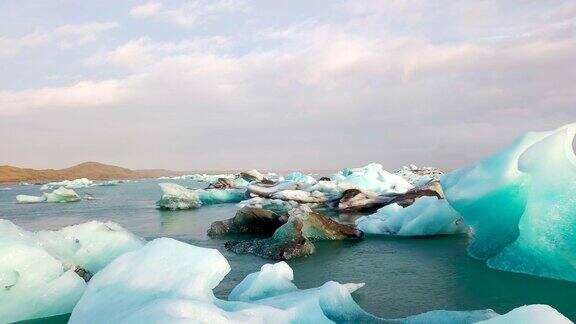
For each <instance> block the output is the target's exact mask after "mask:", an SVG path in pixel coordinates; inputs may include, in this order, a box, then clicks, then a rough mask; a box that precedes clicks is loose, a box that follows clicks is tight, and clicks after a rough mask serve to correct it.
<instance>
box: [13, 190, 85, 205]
mask: <svg viewBox="0 0 576 324" xmlns="http://www.w3.org/2000/svg"><path fill="white" fill-rule="evenodd" d="M78 200H80V197H79V196H78V194H77V193H76V192H75V191H74V190H72V189H66V188H64V187H60V188H58V189H56V190H54V191H52V192H45V193H43V194H42V196H28V195H17V196H16V201H17V202H18V203H20V204H32V203H41V202H58V203H66V202H75V201H78Z"/></svg>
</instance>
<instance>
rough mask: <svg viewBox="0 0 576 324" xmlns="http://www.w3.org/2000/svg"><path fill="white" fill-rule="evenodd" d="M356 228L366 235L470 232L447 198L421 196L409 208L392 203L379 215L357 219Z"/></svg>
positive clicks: (382, 209) (419, 234) (380, 211)
mask: <svg viewBox="0 0 576 324" xmlns="http://www.w3.org/2000/svg"><path fill="white" fill-rule="evenodd" d="M356 226H357V228H358V229H359V230H361V231H363V232H364V233H366V234H383V235H399V236H423V235H440V234H457V233H463V232H465V231H466V226H465V225H464V222H463V221H462V217H461V216H460V214H458V212H456V211H455V210H454V209H452V207H450V205H449V204H448V202H447V201H446V200H445V199H438V198H436V197H420V198H418V199H416V201H415V202H414V203H413V204H412V205H410V206H408V207H405V208H402V206H400V205H398V204H391V205H388V206H385V207H382V208H380V209H379V210H378V211H377V212H376V213H375V214H372V215H369V216H363V217H360V218H359V219H357V220H356Z"/></svg>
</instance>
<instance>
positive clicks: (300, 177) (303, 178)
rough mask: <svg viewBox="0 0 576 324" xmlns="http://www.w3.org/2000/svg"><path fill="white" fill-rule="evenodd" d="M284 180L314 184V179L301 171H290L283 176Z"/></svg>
mask: <svg viewBox="0 0 576 324" xmlns="http://www.w3.org/2000/svg"><path fill="white" fill-rule="evenodd" d="M284 181H293V182H304V183H307V184H315V183H316V179H314V177H312V176H309V175H307V174H303V173H302V172H292V173H290V174H288V175H287V176H285V177H284Z"/></svg>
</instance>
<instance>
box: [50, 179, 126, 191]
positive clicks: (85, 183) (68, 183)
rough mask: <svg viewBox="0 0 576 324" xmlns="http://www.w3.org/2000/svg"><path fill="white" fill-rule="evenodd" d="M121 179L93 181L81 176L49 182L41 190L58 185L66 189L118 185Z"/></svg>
mask: <svg viewBox="0 0 576 324" xmlns="http://www.w3.org/2000/svg"><path fill="white" fill-rule="evenodd" d="M120 182H121V181H120V180H109V181H98V182H97V181H92V180H89V179H86V178H80V179H75V180H64V181H59V182H48V183H46V184H44V185H42V187H40V190H49V189H54V188H58V187H64V188H66V189H80V188H89V187H95V186H116V185H118V184H119V183H120Z"/></svg>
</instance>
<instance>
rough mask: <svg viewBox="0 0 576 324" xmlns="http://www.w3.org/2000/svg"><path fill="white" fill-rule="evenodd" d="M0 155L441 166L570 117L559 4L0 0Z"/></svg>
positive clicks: (571, 72) (28, 163)
mask: <svg viewBox="0 0 576 324" xmlns="http://www.w3.org/2000/svg"><path fill="white" fill-rule="evenodd" d="M0 72H1V73H0V139H1V140H0V164H10V165H17V166H23V167H33V168H62V167H68V166H71V165H74V164H76V163H80V162H84V161H99V162H104V163H111V164H116V165H121V166H125V167H130V168H168V169H175V170H224V169H243V168H259V169H281V170H298V169H306V170H311V169H323V170H327V169H337V168H341V167H346V166H349V167H353V166H361V165H365V164H367V163H369V162H378V163H381V164H383V165H384V167H385V168H386V169H389V170H393V169H396V168H398V167H400V166H402V165H406V164H410V163H414V164H417V165H428V166H436V167H440V168H443V169H452V168H457V167H460V166H464V165H466V164H469V163H471V162H473V161H475V160H477V159H479V158H481V157H482V156H484V155H486V154H489V153H491V152H494V151H496V150H498V149H500V148H502V147H504V146H505V145H506V144H508V143H510V142H511V141H512V140H514V139H515V138H516V137H517V136H519V135H521V134H523V133H525V132H527V131H538V130H549V129H553V128H556V127H559V126H561V125H564V124H568V123H570V122H575V121H576V1H574V0H568V1H560V0H558V1H552V0H534V1H528V0H510V1H500V0H483V1H477V0H463V1H443V0H434V1H426V0H414V1H412V0H398V1H396V0H389V1H380V0H349V1H347V0H344V1H323V0H319V1H309V0H305V1H304V0H291V1H269V0H262V1H250V0H213V1H204V0H190V1H182V0H174V1H132V0H128V1H116V0H101V1H88V0H87V1H75V0H54V1H44V0H2V1H1V2H0Z"/></svg>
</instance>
